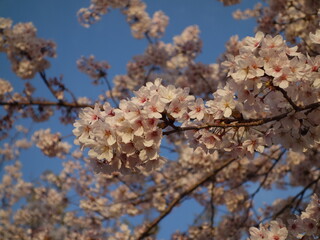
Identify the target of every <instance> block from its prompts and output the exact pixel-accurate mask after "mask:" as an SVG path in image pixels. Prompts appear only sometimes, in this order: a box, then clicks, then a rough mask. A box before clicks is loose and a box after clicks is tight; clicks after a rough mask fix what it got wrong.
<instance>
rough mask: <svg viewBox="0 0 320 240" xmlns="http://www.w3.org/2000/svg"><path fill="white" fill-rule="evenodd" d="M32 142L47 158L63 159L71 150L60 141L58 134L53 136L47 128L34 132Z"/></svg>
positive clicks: (67, 144) (68, 145)
mask: <svg viewBox="0 0 320 240" xmlns="http://www.w3.org/2000/svg"><path fill="white" fill-rule="evenodd" d="M32 141H33V142H34V143H35V144H36V146H37V147H38V148H40V150H41V151H42V152H43V154H44V155H46V156H48V157H59V158H64V157H65V155H66V154H68V153H69V151H70V148H71V145H70V144H69V143H67V142H62V141H61V134H60V133H59V132H57V133H55V134H53V133H51V130H50V129H49V128H48V129H40V130H38V131H36V132H34V134H33V136H32Z"/></svg>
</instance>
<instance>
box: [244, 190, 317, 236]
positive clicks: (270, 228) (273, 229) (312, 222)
mask: <svg viewBox="0 0 320 240" xmlns="http://www.w3.org/2000/svg"><path fill="white" fill-rule="evenodd" d="M319 220H320V200H319V198H318V196H317V195H316V194H314V195H313V196H312V198H311V202H310V203H309V204H308V206H307V208H306V209H305V211H304V212H302V213H301V215H300V216H296V219H288V221H287V223H284V222H283V221H282V220H280V219H278V220H276V221H271V222H270V224H266V225H263V224H260V227H259V228H255V227H252V228H250V238H249V239H248V240H263V239H278V240H291V239H315V238H314V237H316V236H319V235H320V228H319Z"/></svg>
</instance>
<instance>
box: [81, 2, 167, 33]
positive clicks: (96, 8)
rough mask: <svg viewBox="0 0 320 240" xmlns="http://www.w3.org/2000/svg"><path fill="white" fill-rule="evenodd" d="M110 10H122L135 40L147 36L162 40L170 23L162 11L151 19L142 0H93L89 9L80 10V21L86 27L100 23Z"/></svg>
mask: <svg viewBox="0 0 320 240" xmlns="http://www.w3.org/2000/svg"><path fill="white" fill-rule="evenodd" d="M110 8H120V9H121V11H122V13H123V14H124V15H125V16H126V18H127V22H128V24H129V25H130V27H131V31H132V35H133V36H134V37H135V38H144V37H145V36H146V35H147V36H148V37H153V38H160V37H161V36H162V35H163V33H164V31H165V29H166V27H167V25H168V23H169V18H168V17H167V16H166V15H165V14H164V13H163V12H162V11H157V12H155V13H154V15H153V17H152V18H150V16H149V14H148V13H147V12H146V4H145V3H144V2H142V1H140V0H117V1H110V0H104V1H99V0H92V1H91V5H90V6H89V7H88V8H81V9H80V10H79V12H78V17H79V21H80V23H81V24H82V25H83V26H84V27H89V26H90V25H91V24H93V23H95V22H97V21H99V20H100V19H101V16H102V15H104V14H106V13H107V12H108V11H109V9H110Z"/></svg>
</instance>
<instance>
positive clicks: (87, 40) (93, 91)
mask: <svg viewBox="0 0 320 240" xmlns="http://www.w3.org/2000/svg"><path fill="white" fill-rule="evenodd" d="M145 2H146V4H147V6H148V7H147V11H148V12H149V14H150V15H152V14H153V12H155V11H157V10H162V11H164V12H165V13H166V14H167V16H169V18H170V21H169V26H168V28H167V31H166V34H165V36H164V38H163V41H164V42H172V38H173V37H174V36H175V35H179V34H180V33H181V32H182V31H183V30H184V29H185V28H186V27H187V26H189V25H194V24H197V25H198V26H199V28H200V30H201V38H202V40H203V53H202V54H201V55H200V56H199V57H198V58H197V61H202V62H204V63H214V62H215V61H216V59H217V57H218V56H219V55H220V54H221V53H223V51H224V44H225V42H226V41H227V40H228V39H229V38H230V37H231V36H232V35H236V34H238V35H239V36H240V38H243V37H245V36H248V35H254V27H255V21H254V20H246V21H237V20H234V19H233V18H232V12H233V11H234V10H236V9H238V8H241V9H245V8H248V7H252V6H253V5H254V3H255V2H256V1H251V0H246V1H243V3H242V4H240V5H236V6H233V7H223V5H222V3H220V2H218V1H217V0H198V1H197V0H147V1H145ZM89 4H90V2H89V0H68V1H62V0H55V1H44V0H28V1H25V0H0V16H1V17H8V18H11V19H12V20H13V22H14V24H16V23H18V22H33V24H34V25H35V26H36V28H37V29H38V36H39V37H41V38H45V39H51V40H53V41H55V42H56V43H57V58H56V59H51V60H50V62H51V65H52V66H51V68H50V69H48V70H47V71H46V72H47V75H48V76H49V77H54V76H56V77H58V76H60V75H63V76H64V83H65V84H66V86H67V87H68V88H69V89H71V90H73V91H74V93H75V95H76V96H77V97H80V96H89V97H91V98H92V99H93V100H94V99H96V98H97V96H98V95H99V94H100V93H102V92H103V91H105V90H106V89H102V88H101V86H99V87H95V86H92V85H91V84H90V82H91V80H90V79H89V78H88V77H87V76H86V75H84V74H82V73H80V72H79V71H78V70H77V66H76V61H77V59H79V58H80V57H81V56H89V55H91V54H93V55H95V57H96V59H97V60H106V61H108V62H109V64H110V65H111V69H110V71H109V73H108V76H109V79H112V78H113V76H115V75H117V74H125V73H126V63H127V62H128V61H129V60H130V59H131V58H132V57H133V56H134V55H138V54H141V53H143V51H144V49H145V48H146V47H147V41H146V40H137V39H134V38H133V37H132V36H131V32H130V28H129V26H128V25H127V23H126V21H125V17H124V16H123V15H122V14H121V13H120V12H119V11H117V10H112V11H111V12H110V13H109V14H107V15H105V16H104V17H103V18H102V21H100V22H98V23H96V24H94V25H93V26H92V27H91V28H88V29H87V28H84V27H82V26H81V25H80V24H79V23H78V21H77V16H76V13H77V11H78V10H79V9H80V8H81V7H87V6H89ZM0 63H1V64H0V78H4V79H6V80H8V81H10V82H11V83H12V85H13V86H14V89H15V90H16V91H21V89H22V88H23V84H24V81H25V80H21V79H19V78H18V77H16V76H15V75H14V74H13V72H12V71H11V67H10V64H9V62H8V61H7V59H6V56H5V55H4V54H0ZM30 82H31V83H32V84H34V85H35V86H36V87H37V91H36V95H37V96H49V98H50V97H51V94H50V92H49V91H48V90H47V89H46V88H45V86H44V84H43V82H42V81H41V80H40V78H39V77H38V76H36V77H35V79H32V80H30ZM1 111H2V110H1V109H0V112H1ZM23 124H24V125H25V126H26V127H29V126H31V125H30V124H31V122H28V121H23ZM48 127H50V128H52V129H53V131H60V132H62V134H63V135H69V134H70V133H71V130H72V126H70V125H69V126H62V125H61V124H59V122H58V120H57V116H55V117H53V118H52V119H51V120H50V122H46V123H41V124H32V128H33V129H34V130H37V129H39V128H48ZM70 142H72V138H70ZM21 160H22V163H23V166H24V167H23V172H24V175H25V176H26V178H27V179H29V180H30V179H33V178H35V177H36V176H38V175H39V173H41V172H42V171H43V170H45V169H52V170H53V171H58V170H59V169H60V168H61V161H60V160H53V159H45V158H44V157H43V156H42V154H41V153H40V151H39V150H37V149H32V150H30V151H25V152H23V153H22V155H21ZM196 211H198V212H199V207H197V206H196V205H195V204H194V203H193V202H191V201H186V204H183V205H182V207H180V208H177V209H176V210H174V212H173V214H172V215H171V216H169V217H168V218H166V219H165V220H164V221H163V223H162V229H163V230H162V231H161V234H160V235H159V237H160V238H163V239H168V237H169V233H171V232H173V231H174V230H175V229H178V228H180V229H181V230H186V227H187V225H188V224H191V223H192V216H193V215H194V214H195V212H196ZM200 211H201V209H200Z"/></svg>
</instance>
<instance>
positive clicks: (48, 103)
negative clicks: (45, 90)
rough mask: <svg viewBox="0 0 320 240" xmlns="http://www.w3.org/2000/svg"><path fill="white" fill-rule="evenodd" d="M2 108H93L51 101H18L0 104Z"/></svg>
mask: <svg viewBox="0 0 320 240" xmlns="http://www.w3.org/2000/svg"><path fill="white" fill-rule="evenodd" d="M0 105H2V106H15V107H18V106H21V107H24V106H58V107H66V108H85V107H91V108H94V105H92V104H77V103H70V102H52V101H36V100H32V101H20V102H17V101H15V102H0Z"/></svg>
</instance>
